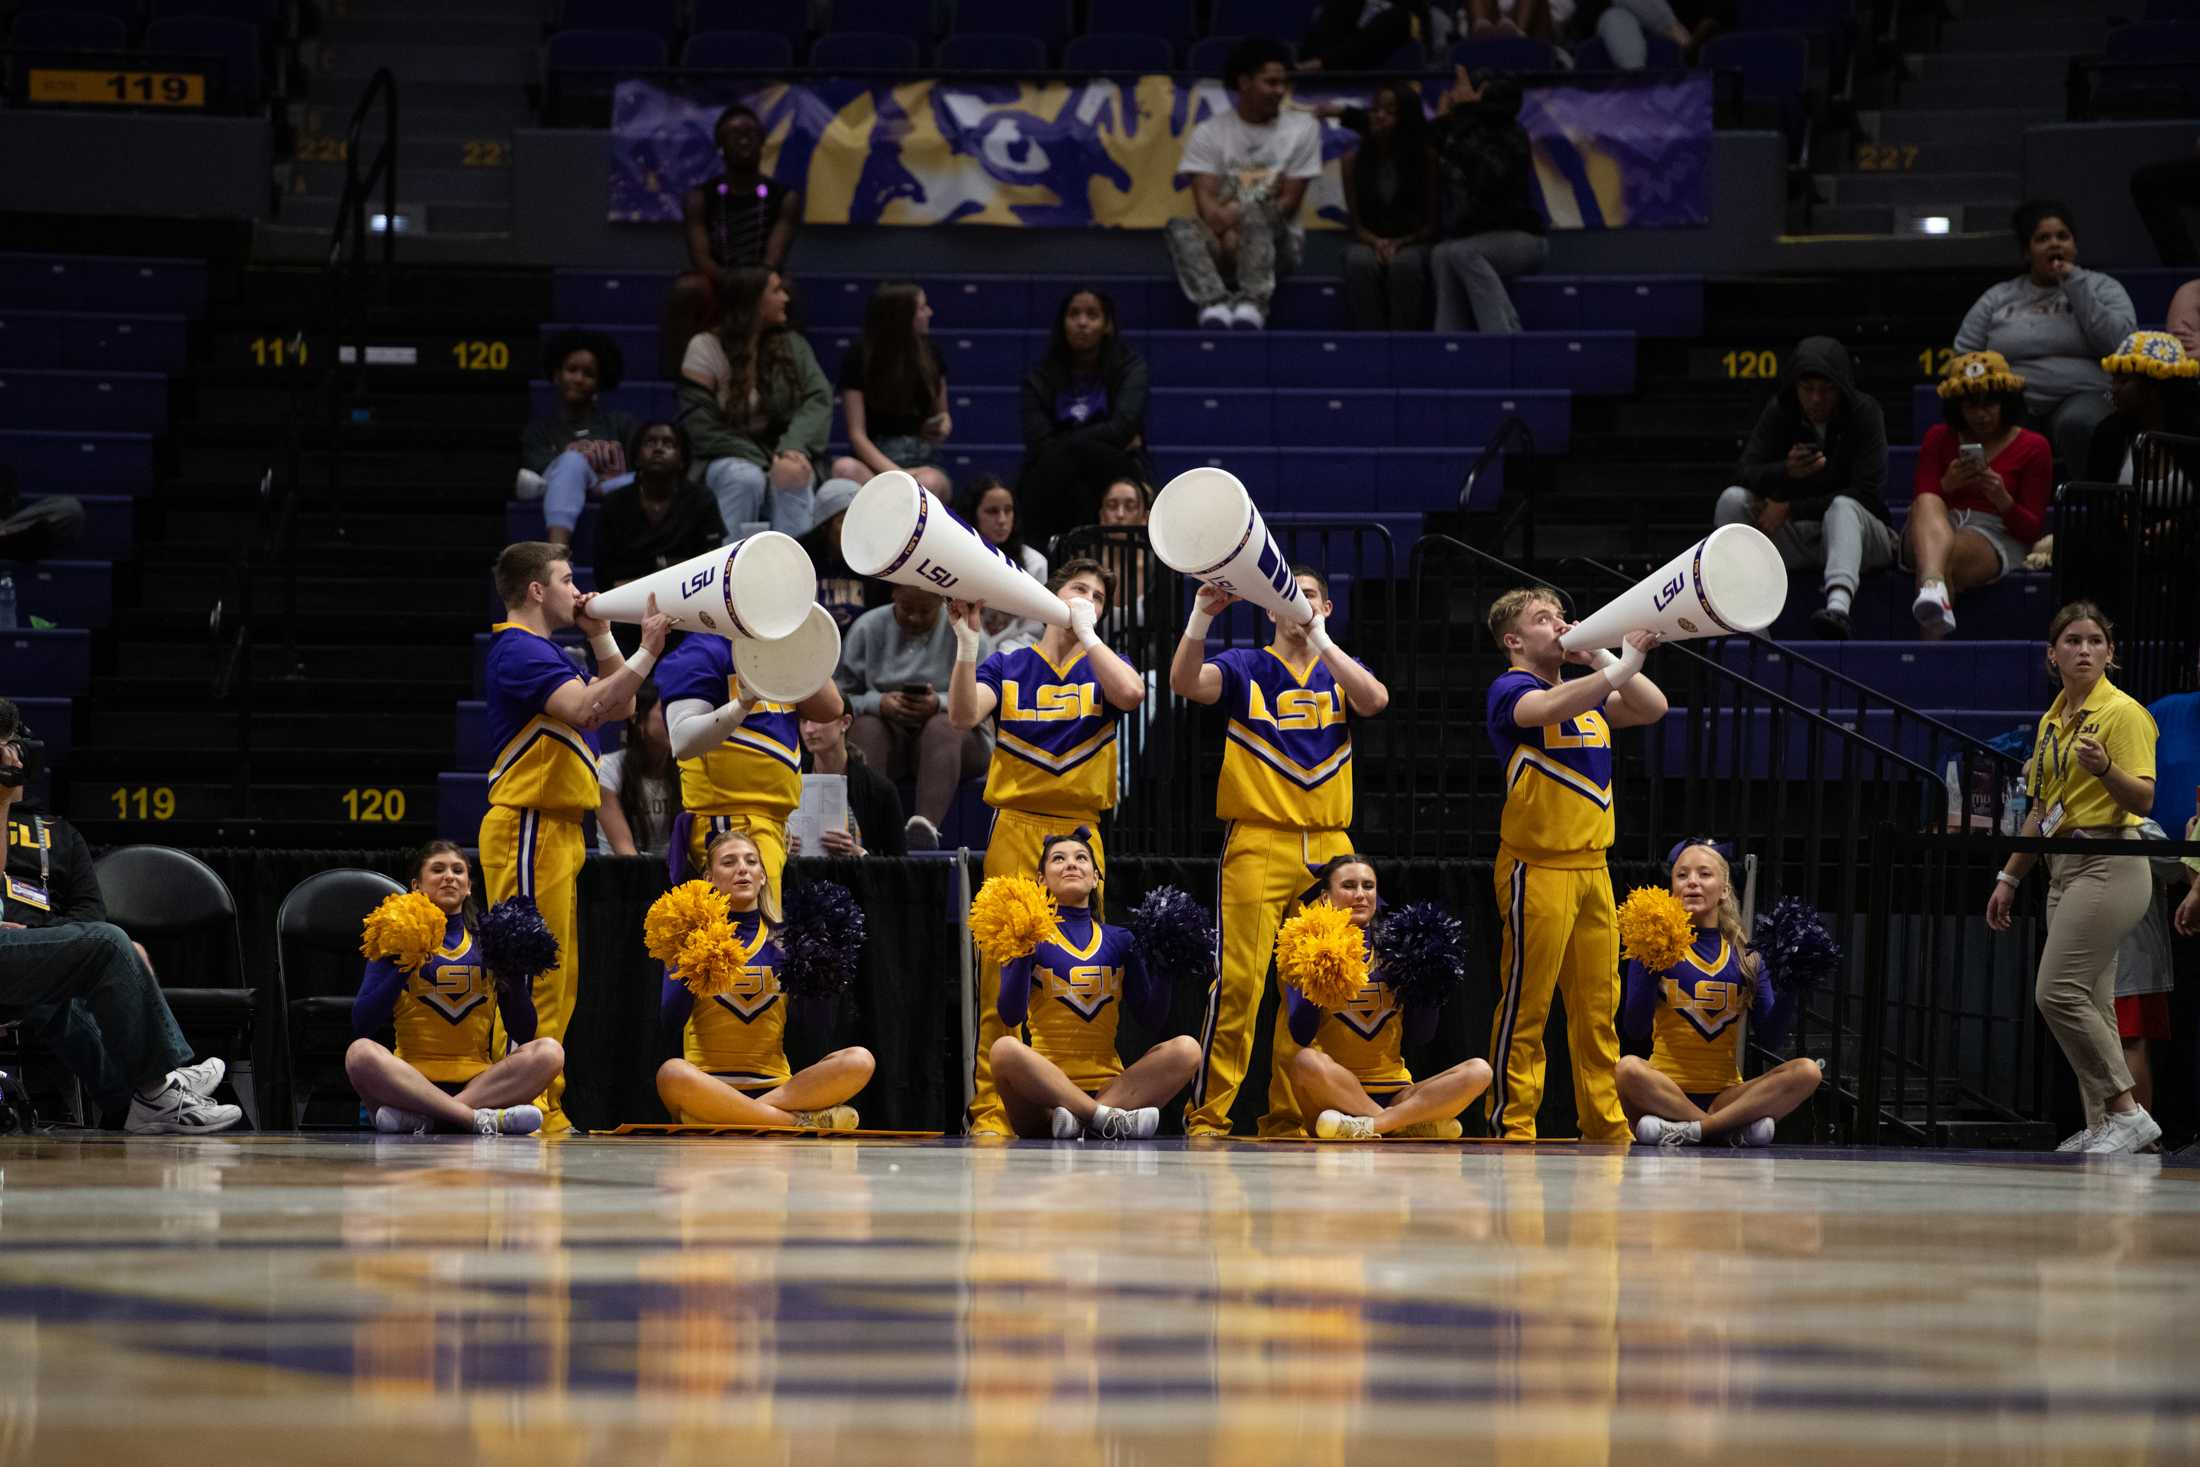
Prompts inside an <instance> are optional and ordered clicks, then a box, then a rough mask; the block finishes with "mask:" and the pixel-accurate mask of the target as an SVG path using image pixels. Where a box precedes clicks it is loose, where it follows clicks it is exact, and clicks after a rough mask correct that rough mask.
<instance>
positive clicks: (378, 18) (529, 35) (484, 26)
mask: <svg viewBox="0 0 2200 1467" xmlns="http://www.w3.org/2000/svg"><path fill="white" fill-rule="evenodd" d="M542 37H543V25H542V20H541V16H540V13H539V12H538V13H537V14H536V15H534V16H527V15H511V16H497V15H445V14H443V13H442V12H440V11H437V12H433V13H424V12H419V11H415V12H412V13H409V14H408V13H394V12H393V13H391V14H387V15H371V16H361V15H358V14H356V13H354V14H352V15H350V16H347V17H344V18H341V19H336V20H331V21H330V22H328V23H327V24H326V25H324V26H323V27H322V28H321V36H320V40H321V44H322V45H324V46H328V47H331V48H333V49H335V50H338V51H343V50H347V49H349V48H351V47H355V46H384V45H396V46H438V47H441V46H502V47H508V48H517V49H532V48H533V47H535V46H539V45H540V44H542Z"/></svg>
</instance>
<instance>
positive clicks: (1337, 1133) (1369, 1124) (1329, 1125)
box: [1314, 1110, 1375, 1141]
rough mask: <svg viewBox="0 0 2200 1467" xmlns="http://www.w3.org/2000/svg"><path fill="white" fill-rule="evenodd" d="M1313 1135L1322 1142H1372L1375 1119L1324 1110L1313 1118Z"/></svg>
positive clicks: (1339, 1111)
mask: <svg viewBox="0 0 2200 1467" xmlns="http://www.w3.org/2000/svg"><path fill="white" fill-rule="evenodd" d="M1314 1134H1315V1135H1317V1136H1319V1137H1321V1138H1322V1139H1323V1140H1324V1141H1372V1140H1374V1139H1375V1117H1373V1116H1348V1115H1346V1114H1345V1113H1344V1112H1343V1111H1341V1110H1325V1111H1323V1112H1322V1113H1321V1114H1320V1115H1318V1116H1316V1117H1314Z"/></svg>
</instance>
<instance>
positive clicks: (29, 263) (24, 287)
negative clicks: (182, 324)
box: [0, 254, 206, 316]
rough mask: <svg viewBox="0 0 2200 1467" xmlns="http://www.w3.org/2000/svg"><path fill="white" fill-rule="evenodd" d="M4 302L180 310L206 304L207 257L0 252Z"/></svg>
mask: <svg viewBox="0 0 2200 1467" xmlns="http://www.w3.org/2000/svg"><path fill="white" fill-rule="evenodd" d="M0 303H8V304H14V305H23V306H36V307H38V308H40V309H42V310H63V309H67V308H70V307H74V308H76V309H78V310H85V311H159V312H175V311H180V312H182V313H183V314H184V315H186V316H196V315H198V314H199V313H200V312H201V311H203V310H204V309H205V308H206V262H205V261H203V260H166V259H151V258H147V259H133V258H130V257H128V256H123V255H33V254H22V255H18V254H0Z"/></svg>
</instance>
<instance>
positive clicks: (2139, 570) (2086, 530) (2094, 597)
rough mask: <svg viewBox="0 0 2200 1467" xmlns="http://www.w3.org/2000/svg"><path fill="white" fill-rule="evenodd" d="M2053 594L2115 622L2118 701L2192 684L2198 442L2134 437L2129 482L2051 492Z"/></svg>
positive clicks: (2199, 557)
mask: <svg viewBox="0 0 2200 1467" xmlns="http://www.w3.org/2000/svg"><path fill="white" fill-rule="evenodd" d="M2055 594H2056V599H2057V601H2058V602H2059V603H2061V604H2065V605H2067V604H2068V603H2070V602H2072V601H2078V600H2086V601H2092V602H2094V603H2096V604H2098V605H2099V606H2100V608H2101V610H2102V611H2104V612H2106V613H2107V614H2108V616H2109V617H2110V619H2111V620H2113V621H2114V622H2115V624H2116V652H2117V661H2118V663H2119V664H2120V666H2119V669H2118V671H2117V673H2116V679H2117V685H2118V686H2119V687H2121V688H2123V689H2124V691H2125V692H2128V693H2130V694H2131V695H2132V696H2133V697H2135V698H2137V699H2139V700H2140V701H2141V702H2151V701H2152V700H2154V699H2156V698H2159V697H2162V696H2164V695H2165V694H2169V693H2180V692H2185V691H2188V690H2190V689H2192V688H2193V687H2195V686H2196V685H2200V684H2196V678H2200V666H2196V664H2200V438H2185V437H2179V436H2177V435H2175V434H2170V433H2142V434H2140V435H2139V436H2138V437H2137V439H2136V440H2135V441H2134V442H2133V444H2132V451H2131V482H2130V483H2128V484H2123V483H2118V484H2103V483H2091V482H2077V483H2069V484H2064V485H2063V486H2062V487H2061V489H2060V490H2058V491H2057V493H2056V501H2055ZM2046 630H2047V629H2046V628H2045V627H2042V628H2040V635H2041V637H2042V638H2043V639H2044V637H2045V635H2046Z"/></svg>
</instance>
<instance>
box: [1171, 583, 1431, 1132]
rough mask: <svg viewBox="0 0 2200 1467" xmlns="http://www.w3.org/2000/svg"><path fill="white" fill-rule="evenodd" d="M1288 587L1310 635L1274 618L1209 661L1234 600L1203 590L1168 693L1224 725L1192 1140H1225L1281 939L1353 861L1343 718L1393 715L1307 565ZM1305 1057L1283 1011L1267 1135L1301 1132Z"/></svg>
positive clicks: (1264, 1122) (1190, 1115) (1265, 1119)
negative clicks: (1214, 709)
mask: <svg viewBox="0 0 2200 1467" xmlns="http://www.w3.org/2000/svg"><path fill="white" fill-rule="evenodd" d="M1292 574H1293V575H1294V576H1296V577H1297V578H1298V583H1299V593H1300V594H1301V595H1303V596H1304V597H1305V598H1306V600H1307V604H1308V605H1309V606H1311V607H1313V609H1314V619H1313V620H1312V621H1311V622H1309V623H1308V624H1307V625H1305V626H1303V627H1302V626H1297V625H1294V624H1292V623H1290V622H1283V621H1276V618H1275V616H1274V615H1273V614H1271V615H1270V616H1269V620H1270V621H1271V622H1273V623H1274V624H1275V628H1276V637H1275V640H1274V641H1273V642H1271V643H1269V644H1268V645H1267V646H1266V647H1263V648H1261V649H1259V650H1258V651H1254V650H1252V649H1250V648H1242V647H1239V648H1232V649H1230V650H1228V651H1225V652H1223V653H1221V654H1220V655H1219V656H1216V657H1209V656H1208V655H1207V624H1208V623H1209V622H1211V621H1213V620H1214V618H1215V617H1217V616H1219V615H1221V614H1222V612H1223V610H1224V609H1225V608H1227V607H1228V606H1230V605H1231V604H1232V603H1233V602H1235V601H1237V600H1238V598H1237V597H1236V596H1233V595H1231V594H1230V593H1228V592H1227V591H1220V590H1217V589H1216V588H1214V587H1212V586H1203V587H1201V588H1200V592H1199V599H1198V601H1197V603H1196V604H1195V605H1194V607H1193V609H1192V616H1191V620H1190V621H1189V622H1187V623H1186V624H1185V627H1184V636H1183V639H1182V640H1181V641H1179V642H1178V643H1177V645H1176V656H1175V657H1174V658H1173V659H1171V661H1170V663H1169V686H1170V688H1171V689H1173V690H1174V691H1175V692H1177V693H1179V694H1181V695H1182V696H1184V697H1186V698H1190V699H1191V700H1192V701H1193V702H1195V703H1222V704H1224V706H1225V707H1226V709H1227V711H1228V713H1229V715H1230V731H1229V740H1228V742H1227V743H1226V744H1225V745H1224V746H1223V751H1222V778H1221V781H1220V782H1219V783H1218V784H1217V785H1216V787H1215V814H1216V816H1217V818H1219V819H1221V820H1222V821H1223V822H1224V825H1225V829H1224V832H1223V838H1222V899H1221V902H1220V903H1219V907H1220V910H1219V912H1218V913H1217V916H1218V918H1219V924H1218V925H1219V927H1220V931H1219V933H1218V936H1219V939H1220V945H1221V965H1220V966H1221V971H1220V974H1219V976H1218V977H1217V979H1216V982H1215V986H1214V988H1213V989H1212V990H1210V992H1209V996H1208V1000H1207V1022H1206V1026H1205V1028H1204V1030H1203V1032H1202V1034H1201V1036H1200V1043H1201V1048H1202V1050H1203V1051H1204V1055H1205V1058H1204V1059H1203V1060H1202V1062H1201V1064H1200V1068H1199V1073H1198V1074H1197V1075H1196V1076H1194V1077H1193V1080H1192V1101H1191V1104H1192V1108H1191V1109H1190V1110H1188V1111H1186V1112H1185V1116H1184V1130H1185V1134H1187V1135H1191V1136H1226V1135H1228V1134H1229V1133H1230V1105H1231V1102H1232V1101H1234V1100H1235V1099H1236V1098H1237V1092H1238V1086H1239V1085H1241V1084H1243V1083H1244V1080H1245V1070H1246V1066H1247V1064H1248V1063H1249V1062H1250V1060H1251V1058H1252V1052H1253V1021H1254V1019H1255V1017H1256V1016H1257V1015H1258V1014H1259V1013H1260V1000H1261V992H1262V989H1263V988H1264V987H1265V986H1266V982H1267V977H1268V968H1269V964H1270V963H1271V961H1272V960H1273V958H1274V955H1275V946H1276V928H1277V927H1278V926H1280V925H1281V924H1282V922H1283V919H1284V917H1285V916H1287V915H1288V914H1289V909H1290V907H1291V905H1292V903H1293V902H1295V901H1296V900H1297V899H1298V897H1299V894H1300V893H1301V892H1303V891H1305V890H1306V887H1307V883H1308V882H1310V881H1312V880H1313V878H1314V874H1315V873H1316V872H1317V871H1319V870H1321V868H1322V867H1323V866H1324V865H1325V864H1326V863H1327V862H1329V861H1330V860H1332V859H1334V858H1335V857H1338V856H1342V855H1345V854H1347V853H1348V852H1350V851H1351V849H1352V838H1351V836H1349V835H1348V834H1346V827H1347V826H1349V825H1350V824H1351V823H1352V730H1351V726H1350V724H1349V723H1348V722H1347V719H1348V717H1349V715H1350V714H1351V713H1357V714H1359V715H1360V716H1361V717H1362V718H1372V717H1374V716H1375V715H1376V714H1378V713H1380V712H1382V711H1383V709H1384V708H1385V707H1386V706H1388V704H1389V702H1390V690H1389V689H1387V688H1385V687H1384V686H1383V685H1382V682H1381V681H1380V680H1379V679H1378V678H1376V676H1375V675H1374V674H1373V673H1371V672H1369V671H1368V670H1367V669H1366V668H1364V667H1362V666H1361V665H1360V664H1359V663H1357V662H1355V661H1353V660H1352V659H1351V658H1350V657H1348V656H1346V655H1345V654H1344V653H1343V652H1342V651H1340V650H1339V649H1338V647H1337V644H1336V643H1334V642H1332V641H1331V640H1330V639H1329V632H1328V630H1327V628H1326V626H1325V625H1324V623H1325V622H1326V620H1327V619H1328V616H1329V613H1330V610H1331V609H1332V608H1331V604H1330V600H1329V587H1328V585H1327V584H1326V583H1324V582H1323V580H1322V578H1321V577H1320V576H1318V575H1316V574H1315V573H1314V572H1313V571H1312V570H1311V569H1309V568H1308V567H1306V566H1293V567H1292ZM1348 710H1349V712H1348ZM1298 1048H1299V1046H1298V1043H1297V1042H1296V1041H1295V1040H1293V1039H1292V1037H1291V1029H1290V1024H1289V1022H1288V1020H1287V1019H1286V1017H1285V1014H1284V1011H1283V1008H1282V1006H1281V1005H1278V1007H1277V1010H1276V1025H1275V1037H1274V1053H1273V1055H1272V1056H1271V1059H1270V1063H1269V1076H1268V1112H1267V1114H1266V1115H1264V1116H1262V1117H1261V1119H1260V1133H1261V1134H1262V1135H1263V1136H1290V1135H1296V1134H1297V1133H1298V1131H1299V1108H1298V1102H1297V1101H1296V1100H1295V1099H1294V1098H1293V1097H1292V1094H1291V1082H1290V1079H1289V1077H1288V1073H1287V1071H1288V1068H1289V1065H1290V1060H1291V1056H1292V1055H1294V1054H1296V1053H1297V1052H1298Z"/></svg>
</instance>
